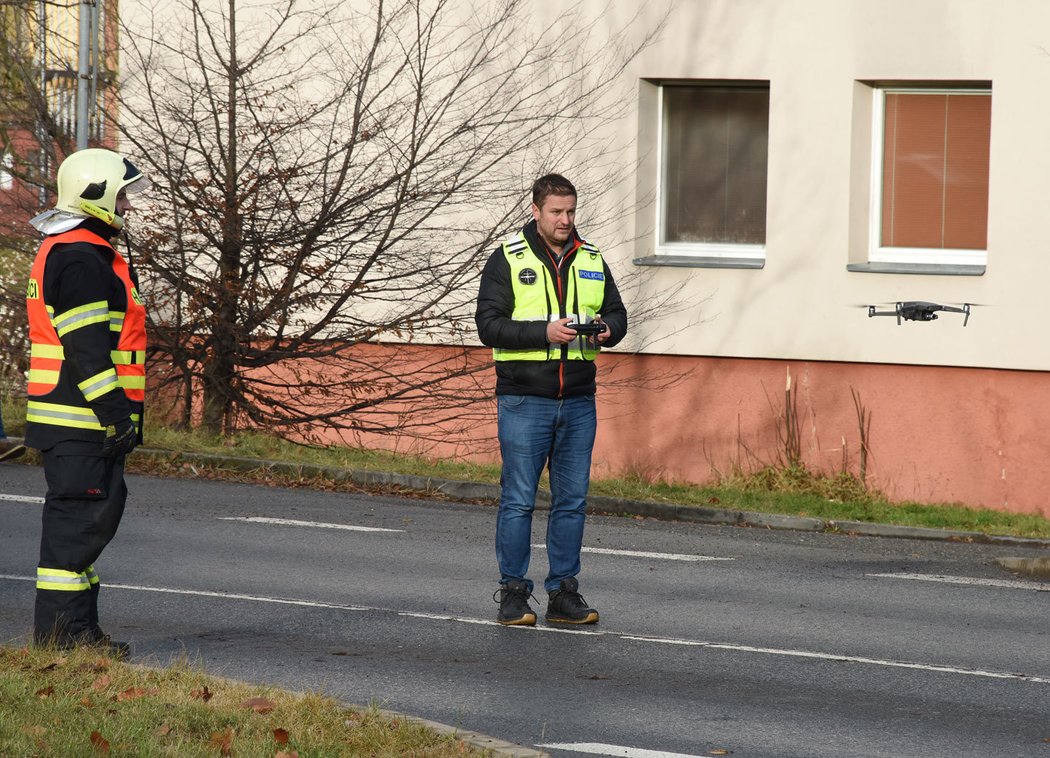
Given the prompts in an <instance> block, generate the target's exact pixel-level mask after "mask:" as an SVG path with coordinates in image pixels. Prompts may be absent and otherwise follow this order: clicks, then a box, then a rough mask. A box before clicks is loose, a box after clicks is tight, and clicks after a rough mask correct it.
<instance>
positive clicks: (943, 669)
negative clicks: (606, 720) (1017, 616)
mask: <svg viewBox="0 0 1050 758" xmlns="http://www.w3.org/2000/svg"><path fill="white" fill-rule="evenodd" d="M0 579H11V580H14V581H22V582H35V581H36V578H35V577H31V576H16V575H13V574H0ZM106 588H107V589H119V590H133V591H139V592H160V593H167V594H172V595H189V596H197V597H216V598H223V599H225V600H245V601H249V602H255V603H271V604H274V605H294V606H301V607H305V608H325V609H331V610H341V611H353V612H371V613H392V614H395V615H397V616H401V617H404V618H418V619H426V620H431V621H453V622H456V623H460V624H476V625H478V626H500V625H499V624H498V623H497V622H496V621H492V620H489V619H478V618H469V617H463V616H452V615H449V614H440V613H417V612H413V611H401V610H397V609H394V608H379V607H371V606H363V605H344V604H341V603H325V602H321V601H317V600H298V599H292V598H275V597H261V596H259V595H243V594H238V593H234V592H216V591H212V590H183V589H174V588H170V587H147V586H142V585H136V584H106ZM504 628H507V629H520V630H522V631H523V632H550V633H555V634H575V635H579V636H590V637H609V638H611V639H620V640H626V641H629V642H645V643H653V644H659V645H683V646H688V647H700V648H708V649H711V650H730V651H733V652H738V653H754V654H759V655H779V656H788V657H792V658H810V659H816V660H824V661H837V662H840V663H857V664H863V665H868V666H883V667H889V668H903V669H914V670H918V671H933V672H937V673H942V674H958V675H961V676H976V677H983V678H987V679H1012V680H1015V681H1020V682H1034V683H1036V684H1050V676H1032V675H1029V674H1020V673H1013V672H1006V671H985V670H983V669H969V668H957V667H955V666H942V665H939V664H934V663H915V662H909V661H894V660H888V659H883V658H864V657H861V656H854V655H841V654H838V653H820V652H814V651H809V650H791V649H782V648H772V647H754V646H752V645H737V644H734V643H729V642H707V641H704V640H687V639H675V638H673V637H643V636H639V635H633V634H626V633H624V632H610V631H606V630H599V629H572V628H566V629H563V628H560V627H553V626H518V627H504Z"/></svg>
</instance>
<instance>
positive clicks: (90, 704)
mask: <svg viewBox="0 0 1050 758" xmlns="http://www.w3.org/2000/svg"><path fill="white" fill-rule="evenodd" d="M80 704H81V705H82V706H84V707H85V708H94V707H95V703H94V702H93V701H92V700H91V698H89V697H86V698H84V699H82V700H81V701H80Z"/></svg>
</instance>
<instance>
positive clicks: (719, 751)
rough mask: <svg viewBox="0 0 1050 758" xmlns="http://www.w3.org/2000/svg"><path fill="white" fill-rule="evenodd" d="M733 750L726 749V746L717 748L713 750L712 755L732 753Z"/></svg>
mask: <svg viewBox="0 0 1050 758" xmlns="http://www.w3.org/2000/svg"><path fill="white" fill-rule="evenodd" d="M732 754H733V751H732V750H725V749H724V748H720V747H719V748H715V749H714V750H712V751H711V755H732Z"/></svg>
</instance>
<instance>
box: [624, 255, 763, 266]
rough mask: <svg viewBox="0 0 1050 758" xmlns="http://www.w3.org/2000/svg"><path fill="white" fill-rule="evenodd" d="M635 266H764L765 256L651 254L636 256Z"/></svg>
mask: <svg viewBox="0 0 1050 758" xmlns="http://www.w3.org/2000/svg"><path fill="white" fill-rule="evenodd" d="M632 262H633V263H634V265H635V266H674V267H677V268H749V269H756V268H763V267H765V265H766V259H765V258H734V257H732V256H725V255H649V256H646V257H645V258H635V259H634V260H633V261H632Z"/></svg>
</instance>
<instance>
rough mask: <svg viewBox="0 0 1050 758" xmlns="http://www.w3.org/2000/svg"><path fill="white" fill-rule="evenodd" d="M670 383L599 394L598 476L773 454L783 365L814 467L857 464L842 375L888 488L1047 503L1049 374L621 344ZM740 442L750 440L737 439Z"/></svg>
mask: <svg viewBox="0 0 1050 758" xmlns="http://www.w3.org/2000/svg"><path fill="white" fill-rule="evenodd" d="M610 358H611V360H612V361H622V362H624V363H625V364H627V365H625V366H623V368H625V369H627V370H629V371H631V372H632V373H635V374H642V373H644V374H649V375H653V374H659V373H664V374H667V373H671V374H677V375H680V376H681V377H682V378H681V381H680V382H679V383H678V384H677V385H676V386H674V387H672V388H668V389H664V390H661V391H657V392H649V391H646V390H645V389H643V388H638V389H633V390H630V389H624V390H620V391H618V392H614V393H609V394H608V395H606V396H605V397H603V398H602V402H601V404H600V409H601V410H600V414H601V421H600V429H599V437H600V440H599V442H598V444H597V446H596V450H595V452H596V460H597V461H599V464H598V465H599V466H600V469H599V470H598V471H596V474H597V475H598V476H601V475H602V474H604V473H608V472H612V471H614V470H616V469H621V470H622V469H624V468H628V469H634V470H636V471H650V472H652V473H655V474H660V475H663V476H665V477H667V478H670V479H685V480H689V481H694V482H703V481H707V480H709V479H710V478H711V477H713V476H714V475H715V473H716V471H717V470H722V471H725V470H728V469H729V468H730V467H731V466H732V465H733V464H734V463H746V462H748V461H749V460H750V461H752V462H757V463H759V464H761V463H771V462H773V461H775V460H776V457H777V453H778V449H779V448H778V445H777V442H776V440H777V436H776V431H775V430H776V426H775V417H776V414H777V413H778V412H780V411H781V410H782V409H783V405H784V389H785V378H786V373H787V372H788V371H790V373H791V376H792V381H793V382H795V383H796V385H797V392H798V403H797V407H798V414H799V416H800V417H801V421H802V423H801V426H802V431H803V434H802V452H803V458H804V460H805V462H806V463H807V464H808V465H810V466H811V467H812V468H814V469H817V470H822V471H827V472H830V473H837V472H838V471H840V470H841V469H842V463H843V443H844V442H845V447H846V453H847V460H848V468H849V470H850V471H852V472H853V473H854V474H856V473H857V471H858V468H857V467H858V461H859V450H860V432H859V422H858V418H857V412H856V409H855V406H854V402H853V398H852V395H851V392H850V390H851V388H852V389H853V390H856V391H857V393H858V394H859V396H860V401H861V403H862V404H863V406H864V407H865V408H866V409H867V410H868V411H869V412H870V414H871V426H870V429H871V432H870V439H869V442H868V444H869V450H870V455H869V460H868V476H867V479H868V482H869V483H870V484H872V485H873V486H874V487H876V488H878V489H879V490H881V491H882V492H884V493H885V494H886V495H887V496H889V497H890V498H891V499H894V500H917V501H920V502H961V503H965V504H969V505H980V506H988V507H992V508H998V509H1002V510H1009V511H1014V512H1022V513H1036V514H1042V515H1043V516H1050V469H1048V467H1047V466H1046V461H1047V458H1048V457H1050V456H1048V453H1050V437H1048V430H1050V381H1048V378H1047V376H1046V374H1043V373H1038V372H1024V371H1002V370H992V369H964V368H943V367H927V366H891V365H871V364H849V363H815V362H804V361H798V362H796V361H774V360H753V359H725V358H684V357H682V358H678V357H655V356H653V357H645V356H639V357H620V356H605V359H606V360H609V359H610ZM748 451H750V454H749V453H748Z"/></svg>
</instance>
